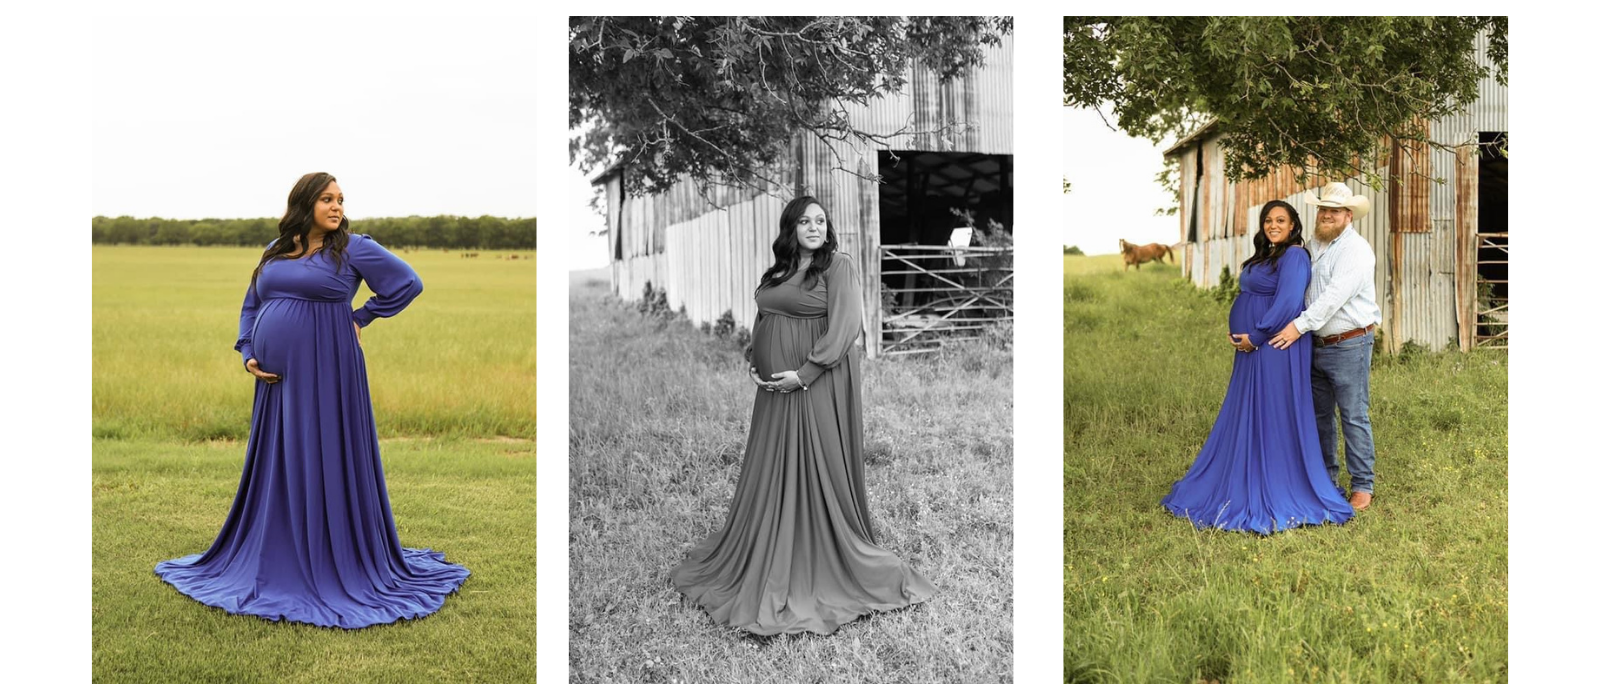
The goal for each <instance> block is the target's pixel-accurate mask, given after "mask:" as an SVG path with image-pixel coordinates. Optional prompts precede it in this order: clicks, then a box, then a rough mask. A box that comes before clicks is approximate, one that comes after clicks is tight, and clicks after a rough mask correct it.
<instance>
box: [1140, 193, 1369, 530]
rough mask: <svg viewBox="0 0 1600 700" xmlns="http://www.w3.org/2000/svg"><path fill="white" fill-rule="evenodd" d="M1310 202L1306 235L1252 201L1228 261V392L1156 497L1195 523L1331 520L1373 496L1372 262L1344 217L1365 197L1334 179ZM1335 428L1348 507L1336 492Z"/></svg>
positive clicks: (1292, 215) (1261, 526) (1282, 207)
mask: <svg viewBox="0 0 1600 700" xmlns="http://www.w3.org/2000/svg"><path fill="white" fill-rule="evenodd" d="M1310 200H1311V203H1312V204H1313V205H1314V206H1316V207H1317V219H1316V222H1315V223H1316V229H1315V232H1314V233H1313V235H1312V236H1311V237H1309V238H1306V237H1303V236H1302V226H1301V223H1300V215H1299V213H1298V212H1296V211H1295V209H1294V207H1292V206H1290V205H1289V204H1288V203H1286V202H1283V201H1281V200H1274V201H1271V202H1268V203H1267V204H1265V205H1263V206H1262V207H1261V216H1260V227H1259V229H1258V231H1257V233H1256V235H1255V239H1254V244H1255V254H1254V255H1252V256H1251V257H1250V258H1249V259H1248V260H1246V261H1245V262H1244V264H1243V265H1241V266H1240V270H1239V296H1238V298H1237V299H1236V300H1235V301H1234V303H1233V308H1232V309H1231V310H1230V311H1229V313H1228V333H1229V342H1230V343H1232V345H1233V349H1234V352H1235V355H1234V363H1233V375H1232V377H1231V378H1230V379H1229V381H1228V393H1227V396H1226V397H1225V398H1224V399H1223V401H1222V410H1221V411H1220V412H1219V413H1218V415H1217V422H1216V424H1215V425H1214V426H1213V427H1212V429H1211V435H1210V437H1208V438H1206V442H1205V445H1204V446H1203V447H1201V448H1200V454H1199V456H1198V457H1196V458H1195V461H1194V465H1193V466H1191V467H1190V468H1189V472H1188V473H1187V474H1185V475H1184V477H1183V478H1182V479H1181V480H1179V481H1178V482H1177V483H1176V484H1174V485H1173V486H1172V492H1171V493H1169V494H1167V497H1166V498H1164V499H1162V500H1161V505H1162V506H1164V507H1165V508H1166V509H1167V510H1169V511H1171V512H1172V513H1173V514H1175V515H1178V516H1181V517H1186V518H1188V519H1189V520H1191V521H1192V522H1193V523H1194V524H1195V526H1196V527H1202V528H1219V529H1225V530H1245V531H1249V532H1256V533H1260V534H1270V533H1273V532H1277V531H1279V530H1286V529H1288V528H1292V527H1298V526H1301V525H1317V524H1322V523H1342V522H1345V521H1346V520H1349V519H1350V518H1351V517H1353V516H1354V514H1355V511H1358V510H1365V509H1366V508H1367V506H1368V505H1369V504H1371V502H1372V490H1373V462H1374V460H1375V450H1374V448H1373V443H1372V423H1371V421H1370V419H1369V417H1368V412H1367V405H1368V384H1369V379H1370V375H1371V370H1372V345H1373V332H1374V331H1375V330H1376V329H1377V324H1378V322H1379V320H1380V319H1379V312H1378V303H1377V292H1376V285H1375V283H1374V279H1373V277H1374V272H1375V266H1376V257H1375V256H1374V255H1373V252H1372V246H1371V245H1370V244H1368V243H1367V241H1366V239H1364V238H1362V237H1361V235H1360V234H1358V233H1356V229H1355V227H1354V225H1353V224H1354V222H1355V220H1356V219H1359V218H1361V217H1362V216H1365V215H1366V214H1367V212H1368V211H1369V210H1370V209H1371V204H1370V203H1369V202H1368V201H1367V198H1366V197H1363V196H1361V195H1356V194H1352V193H1351V192H1350V188H1349V187H1346V186H1345V185H1343V184H1340V183H1334V184H1331V185H1328V186H1327V187H1325V188H1323V193H1322V196H1321V197H1314V196H1313V197H1310ZM1335 416H1337V419H1336V418H1335ZM1341 429H1342V431H1343V433H1344V441H1345V449H1344V458H1345V464H1346V465H1347V466H1348V467H1349V471H1350V496H1349V499H1348V501H1347V500H1346V498H1345V497H1344V495H1343V494H1342V493H1341V491H1340V489H1339V486H1338V480H1339V454H1338V447H1339V433H1340V430H1341Z"/></svg>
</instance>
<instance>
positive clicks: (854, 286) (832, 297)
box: [798, 255, 862, 386]
mask: <svg viewBox="0 0 1600 700" xmlns="http://www.w3.org/2000/svg"><path fill="white" fill-rule="evenodd" d="M824 274H825V275H826V276H827V280H828V332H827V333H824V334H823V335H822V337H821V338H818V339H817V342H816V344H814V345H812V346H811V353H810V354H808V355H806V363H805V364H804V365H802V366H801V367H800V370H799V372H798V374H799V375H800V383H801V384H803V385H805V386H811V383H812V382H814V381H816V380H817V377H820V376H822V373H823V372H826V371H828V370H830V369H833V367H834V366H835V365H838V364H839V363H840V362H841V361H843V360H844V359H845V356H846V355H848V354H849V353H850V348H851V347H852V346H854V345H855V343H856V339H857V338H859V337H861V317H862V311H861V270H860V269H858V268H857V267H856V261H855V259H854V258H851V257H850V256H848V255H838V256H835V257H834V259H833V264H831V265H829V266H828V271H827V272H826V273H824Z"/></svg>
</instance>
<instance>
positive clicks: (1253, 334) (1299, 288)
mask: <svg viewBox="0 0 1600 700" xmlns="http://www.w3.org/2000/svg"><path fill="white" fill-rule="evenodd" d="M1262 264H1266V265H1270V264H1272V263H1262ZM1310 284H1311V255H1310V254H1309V253H1307V252H1306V251H1305V249H1304V248H1291V249H1289V250H1288V251H1285V252H1284V254H1283V257H1280V258H1278V291H1277V293H1276V294H1273V295H1272V306H1270V307H1268V308H1267V312H1266V313H1264V314H1262V315H1261V318H1260V319H1258V320H1257V321H1256V325H1255V329H1254V330H1252V331H1250V342H1251V344H1253V345H1255V346H1256V347H1258V348H1259V347H1262V346H1264V345H1266V344H1267V340H1268V339H1270V338H1271V337H1272V336H1274V335H1277V334H1278V331H1281V330H1283V327H1284V326H1287V325H1289V322H1290V321H1293V320H1294V319H1295V318H1296V317H1297V316H1299V315H1300V312H1301V311H1302V310H1304V309H1305V307H1306V286H1308V285H1310Z"/></svg>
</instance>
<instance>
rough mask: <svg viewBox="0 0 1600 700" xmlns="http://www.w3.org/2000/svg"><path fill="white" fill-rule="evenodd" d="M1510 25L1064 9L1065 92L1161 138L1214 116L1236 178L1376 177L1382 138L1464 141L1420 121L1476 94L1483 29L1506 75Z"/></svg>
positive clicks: (1134, 130)
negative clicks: (1275, 172) (1280, 169)
mask: <svg viewBox="0 0 1600 700" xmlns="http://www.w3.org/2000/svg"><path fill="white" fill-rule="evenodd" d="M1506 29H1507V21H1506V18H1505V17H1067V18H1065V20H1064V23H1063V27H1062V38H1063V42H1062V54H1063V63H1062V85H1063V92H1064V99H1063V102H1064V103H1065V104H1066V105H1068V106H1075V107H1087V108H1093V109H1097V110H1098V109H1103V108H1105V107H1107V106H1109V108H1110V110H1111V113H1112V115H1114V117H1115V120H1116V126H1117V127H1119V128H1121V129H1122V130H1123V131H1125V132H1127V133H1129V134H1131V135H1134V136H1140V137H1146V138H1149V139H1150V140H1152V141H1156V142H1159V141H1161V140H1162V139H1164V138H1168V137H1173V136H1181V135H1185V134H1187V133H1189V132H1191V131H1193V130H1194V129H1195V128H1197V127H1198V126H1199V125H1200V124H1202V123H1204V122H1206V121H1209V120H1213V119H1214V120H1216V129H1217V130H1218V133H1220V134H1222V135H1224V137H1225V138H1226V139H1227V140H1228V145H1229V149H1228V153H1229V158H1228V160H1227V176H1228V177H1229V178H1230V179H1248V178H1250V177H1252V176H1256V175H1261V174H1265V173H1267V172H1269V171H1270V170H1272V169H1273V168H1275V167H1277V166H1281V165H1288V166H1294V167H1304V166H1306V165H1308V164H1311V163H1314V164H1315V166H1316V168H1317V170H1318V171H1319V172H1320V173H1321V174H1325V175H1329V176H1332V177H1336V178H1342V177H1352V176H1364V177H1365V178H1367V179H1368V181H1369V182H1372V183H1373V184H1375V185H1376V184H1381V183H1380V182H1379V181H1378V179H1377V178H1378V173H1377V172H1376V171H1375V169H1374V167H1373V164H1374V163H1376V162H1377V159H1376V158H1375V156H1377V155H1378V150H1379V148H1380V144H1381V143H1382V142H1383V139H1384V138H1385V137H1388V138H1390V139H1394V140H1396V141H1395V142H1399V143H1403V142H1404V140H1411V141H1413V142H1421V143H1424V144H1431V145H1434V146H1439V147H1445V146H1450V147H1453V146H1456V145H1458V144H1446V143H1439V142H1437V141H1434V140H1433V139H1432V138H1431V137H1430V135H1429V134H1427V133H1426V132H1425V128H1426V127H1425V124H1426V122H1427V121H1428V120H1430V119H1435V118H1438V117H1442V116H1445V115H1448V114H1451V113H1454V112H1456V111H1459V110H1460V109H1462V108H1464V107H1465V106H1466V105H1467V104H1469V103H1471V102H1472V101H1473V100H1474V99H1476V98H1477V97H1478V81H1479V80H1480V79H1481V78H1483V77H1485V76H1487V75H1489V74H1490V71H1491V67H1490V66H1483V65H1479V63H1478V62H1477V61H1476V60H1475V57H1474V51H1473V39H1474V38H1475V37H1476V36H1477V35H1478V34H1479V33H1481V32H1487V34H1488V37H1489V59H1490V60H1489V62H1490V63H1491V64H1493V66H1492V70H1493V73H1494V76H1495V78H1496V79H1497V80H1499V81H1500V82H1501V84H1504V83H1505V81H1506V69H1507V54H1508V50H1507V43H1506ZM1102 116H1104V112H1102ZM1109 123H1110V120H1108V124H1109Z"/></svg>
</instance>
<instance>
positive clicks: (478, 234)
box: [92, 216, 539, 250]
mask: <svg viewBox="0 0 1600 700" xmlns="http://www.w3.org/2000/svg"><path fill="white" fill-rule="evenodd" d="M92 231H93V233H92V235H93V238H92V240H93V242H94V244H95V245H195V246H247V247H255V248H259V247H261V246H264V245H267V244H268V243H270V242H272V240H273V239H276V238H277V237H278V220H277V219H275V218H270V217H262V218H257V219H163V218H159V217H157V218H149V219H143V218H134V217H131V216H118V217H109V216H96V217H94V223H93V226H92ZM350 232H351V233H362V234H366V235H368V236H372V238H373V239H374V240H377V241H378V242H379V243H382V244H383V245H384V246H387V247H390V248H398V247H405V248H444V249H449V248H465V249H474V248H485V249H514V250H527V249H537V248H538V247H539V246H538V240H539V235H538V233H539V232H538V219H537V218H527V219H507V218H502V217H498V216H479V217H466V216H398V217H379V218H369V219H351V220H350Z"/></svg>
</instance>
